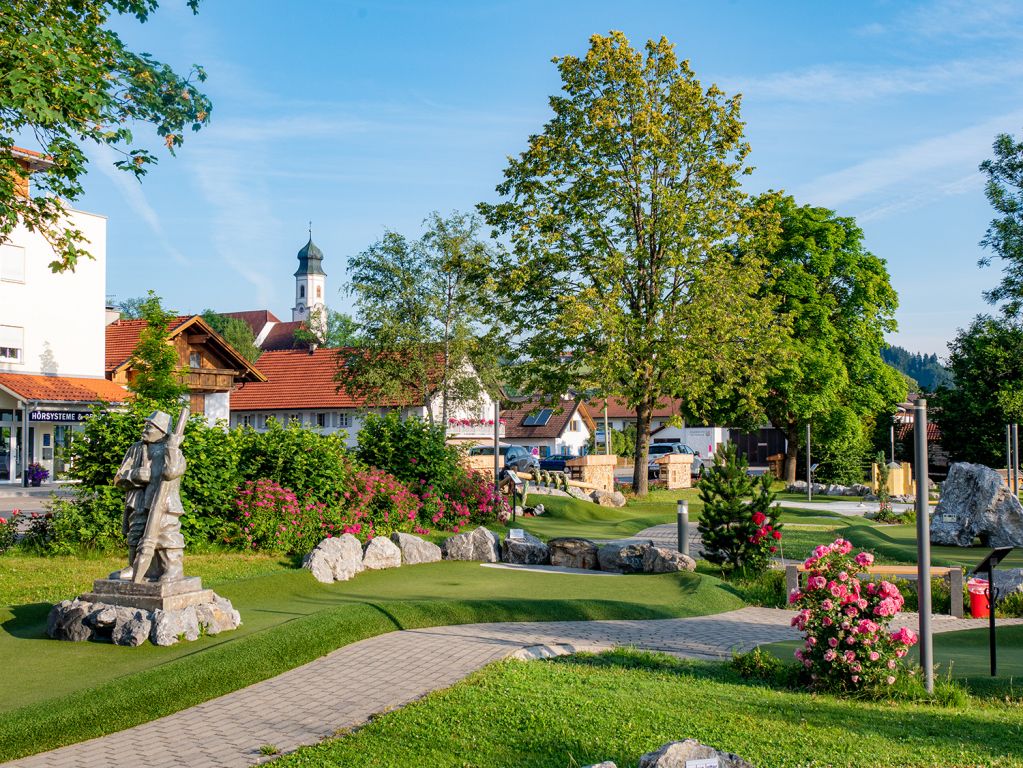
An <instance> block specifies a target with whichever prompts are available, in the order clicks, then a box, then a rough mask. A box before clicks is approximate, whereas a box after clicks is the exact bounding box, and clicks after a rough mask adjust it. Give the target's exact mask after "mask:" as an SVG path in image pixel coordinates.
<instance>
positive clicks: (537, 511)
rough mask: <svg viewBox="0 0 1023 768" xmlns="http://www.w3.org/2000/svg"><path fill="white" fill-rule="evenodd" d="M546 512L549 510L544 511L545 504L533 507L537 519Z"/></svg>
mask: <svg viewBox="0 0 1023 768" xmlns="http://www.w3.org/2000/svg"><path fill="white" fill-rule="evenodd" d="M546 511H547V510H546V509H544V506H543V504H537V505H536V506H535V507H533V514H534V515H536V516H537V517H539V516H540V515H542V514H543V513H544V512H546Z"/></svg>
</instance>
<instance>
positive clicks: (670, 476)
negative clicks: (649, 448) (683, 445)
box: [655, 453, 693, 490]
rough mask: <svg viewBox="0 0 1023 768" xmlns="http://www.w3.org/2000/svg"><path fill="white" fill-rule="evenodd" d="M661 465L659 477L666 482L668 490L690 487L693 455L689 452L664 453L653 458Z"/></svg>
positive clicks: (691, 484) (691, 483)
mask: <svg viewBox="0 0 1023 768" xmlns="http://www.w3.org/2000/svg"><path fill="white" fill-rule="evenodd" d="M655 461H656V462H657V464H658V465H659V466H660V467H661V479H662V480H664V481H665V482H666V483H667V484H668V490H675V489H676V488H692V486H693V456H692V454H689V453H666V454H664V455H663V456H661V457H659V458H657V459H655Z"/></svg>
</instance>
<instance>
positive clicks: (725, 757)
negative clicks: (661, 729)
mask: <svg viewBox="0 0 1023 768" xmlns="http://www.w3.org/2000/svg"><path fill="white" fill-rule="evenodd" d="M712 758H717V765H718V768H753V764H752V763H748V762H746V761H745V760H743V759H742V758H741V757H739V756H738V755H733V754H732V753H731V752H719V751H718V750H716V749H714V747H708V746H707V745H706V744H701V743H700V742H698V741H697V740H696V739H686V740H685V741H673V742H671V743H670V744H665V745H664V746H663V747H661V748H660V749H658V750H657V751H656V752H647V753H646V754H645V755H643V756H642V757H641V758H639V768H686V764H687V763H688V762H689V761H696V760H707V759H712Z"/></svg>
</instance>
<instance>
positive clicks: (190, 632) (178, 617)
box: [114, 598, 230, 645]
mask: <svg viewBox="0 0 1023 768" xmlns="http://www.w3.org/2000/svg"><path fill="white" fill-rule="evenodd" d="M221 599H223V598H221ZM228 605H230V603H228ZM212 606H213V604H212V603H203V604H201V606H194V605H190V606H188V607H187V608H182V609H180V610H175V611H161V610H157V611H153V621H152V629H151V630H150V632H149V640H150V642H151V643H152V644H153V645H174V644H175V643H176V642H178V641H179V640H188V641H189V642H191V641H193V640H198V639H199V635H200V634H201V631H200V621H199V617H200V615H203V617H204V618H206V620H207V621H206V623H207V624H208V623H210V622H211V620H212V618H211V616H210V613H211V612H212ZM200 608H202V611H200ZM218 631H219V630H218ZM116 632H117V630H114V633H115V636H116ZM210 634H216V633H215V632H211V633H210Z"/></svg>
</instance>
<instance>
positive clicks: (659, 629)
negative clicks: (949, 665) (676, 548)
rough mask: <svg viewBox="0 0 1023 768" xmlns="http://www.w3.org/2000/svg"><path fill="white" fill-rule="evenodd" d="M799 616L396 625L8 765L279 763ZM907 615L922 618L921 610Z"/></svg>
mask: <svg viewBox="0 0 1023 768" xmlns="http://www.w3.org/2000/svg"><path fill="white" fill-rule="evenodd" d="M791 616H792V614H791V613H790V612H788V611H783V610H777V609H772V608H743V609H741V610H737V611H731V612H728V613H721V614H717V615H714V616H700V617H696V618H691V619H665V620H657V621H564V622H508V623H499V624H465V625H460V626H450V627H433V628H427V629H414V630H404V631H400V632H390V633H388V634H386V635H379V636H377V637H372V638H368V639H366V640H362V641H360V642H358V643H353V644H351V645H347V646H345V647H343V648H340V649H338V650H336V651H334V652H333V653H330V654H328V655H327V656H324V657H323V658H321V659H317V660H316V661H313V662H310V663H309V664H306V665H304V666H302V667H299V668H297V669H294V670H291V671H290V672H285V673H284V674H282V675H279V676H277V677H275V678H272V679H270V680H266V681H264V682H261V683H256V684H255V685H251V686H249V687H248V688H244V689H242V690H240V691H235V692H234V693H230V694H227V695H225V696H221V697H220V698H217V699H213V700H211V701H208V702H206V703H204V704H200V705H198V706H195V707H192V708H191V709H187V710H184V711H182V712H178V713H176V714H173V715H169V716H167V717H164V718H161V719H159V720H154V721H153V722H150V723H145V724H143V725H139V726H136V727H135V728H130V729H128V730H125V731H121V732H119V733H113V734H110V735H108V736H103V737H101V738H98V739H93V740H91V741H87V742H84V743H82V744H76V745H73V746H70V747H64V748H62V749H57V750H54V751H52V752H46V753H42V754H39V755H35V756H32V757H27V758H23V759H21V760H17V761H14V762H12V763H8V764H6V766H8V768H13V766H21V767H23V768H29V767H30V766H32V767H35V766H39V767H40V768H42V767H43V766H45V767H46V768H129V767H132V768H134V766H146V767H147V768H179V767H180V768H186V767H187V768H204V767H205V768H220V767H221V766H238V767H239V768H241V767H242V766H250V765H253V764H255V763H258V762H261V761H263V760H266V759H268V758H264V757H262V756H260V754H259V748H260V746H262V745H264V744H273V745H275V746H277V747H278V748H280V749H281V750H283V751H285V752H287V751H291V750H294V749H296V748H298V747H300V746H303V745H306V744H314V743H316V742H318V741H319V740H321V739H323V738H325V737H329V736H332V735H334V734H335V732H336V731H338V730H340V729H345V728H350V727H353V726H356V725H360V724H362V723H364V722H366V720H368V719H369V717H370V716H371V715H373V714H375V713H378V712H383V711H386V710H389V709H393V708H395V707H400V706H402V705H404V704H407V703H409V702H411V701H414V700H415V699H417V698H419V697H421V696H423V695H425V694H427V693H429V692H431V691H435V690H438V689H440V688H446V687H448V686H450V685H452V684H454V683H456V682H458V681H459V680H461V679H462V678H463V677H465V676H466V675H468V674H469V673H471V672H473V671H475V670H477V669H479V668H480V667H483V666H484V665H486V664H489V663H490V662H493V661H497V660H498V659H503V658H507V657H510V656H517V657H519V658H538V657H542V656H549V655H556V654H561V653H570V652H573V651H578V650H592V651H600V650H607V649H609V648H612V647H615V646H623V645H627V646H635V647H637V648H643V649H648V650H658V651H664V652H667V653H672V654H676V655H679V656H687V657H693V658H703V659H715V658H723V657H727V656H728V655H729V654H730V653H731V651H733V650H749V649H750V648H752V647H754V646H756V645H759V644H761V643H770V642H775V641H779V640H788V639H793V638H795V637H796V636H797V635H796V633H795V631H794V630H792V629H791V628H790V627H789V620H790V618H791ZM904 616H905V620H906V623H907V624H908V625H909V626H914V625H915V623H916V617H915V616H914V615H913V614H906V615H904ZM900 618H901V617H900ZM1001 623H1002V624H1006V623H1009V622H1008V620H1006V621H1002V622H1001ZM934 624H935V631H936V632H942V631H949V630H952V629H970V628H973V627H975V626H983V625H984V624H985V622H984V620H974V621H971V620H963V619H951V618H950V617H941V616H935V617H934Z"/></svg>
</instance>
